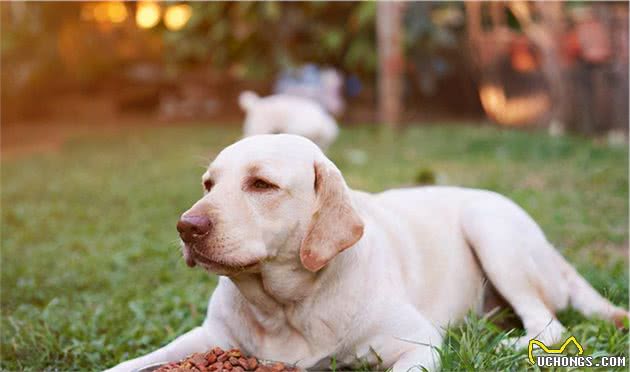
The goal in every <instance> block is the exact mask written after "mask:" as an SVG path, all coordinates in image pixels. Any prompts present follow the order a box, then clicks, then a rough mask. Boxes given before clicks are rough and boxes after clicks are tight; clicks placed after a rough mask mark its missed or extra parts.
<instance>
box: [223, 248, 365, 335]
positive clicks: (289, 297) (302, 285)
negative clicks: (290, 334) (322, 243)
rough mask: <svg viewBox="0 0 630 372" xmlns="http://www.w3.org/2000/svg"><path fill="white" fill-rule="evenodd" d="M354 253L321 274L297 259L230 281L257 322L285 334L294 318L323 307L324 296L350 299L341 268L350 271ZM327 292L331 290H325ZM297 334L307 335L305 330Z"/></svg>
mask: <svg viewBox="0 0 630 372" xmlns="http://www.w3.org/2000/svg"><path fill="white" fill-rule="evenodd" d="M352 249H354V247H353V248H350V249H348V250H347V251H346V252H344V253H343V254H341V255H339V256H338V257H336V258H335V259H333V260H332V261H331V262H330V263H329V264H328V266H326V267H324V268H323V269H321V270H320V271H319V272H317V273H313V272H310V271H308V270H306V269H305V268H304V267H303V266H302V265H301V263H300V261H299V259H297V260H295V265H293V264H288V263H286V262H284V263H275V264H274V263H270V262H267V263H265V265H264V266H263V268H262V270H261V272H260V273H247V274H241V275H238V276H234V277H231V278H230V280H231V281H232V282H233V283H234V284H235V285H236V287H237V288H238V290H239V292H240V293H241V295H242V296H243V297H244V299H245V300H246V302H247V303H248V305H249V306H248V308H249V310H250V311H251V315H252V316H253V318H255V319H256V322H257V323H258V324H259V325H260V326H262V327H263V328H264V329H265V332H266V333H268V334H272V333H276V332H283V331H285V330H286V329H287V327H293V326H292V324H293V321H292V317H294V316H300V315H299V313H300V312H302V311H307V310H309V309H310V308H311V307H312V306H313V305H314V304H318V303H323V301H320V296H327V297H330V296H331V295H335V294H339V295H343V296H347V294H344V291H343V290H342V287H344V286H345V285H346V284H348V283H346V282H345V281H344V279H343V277H340V273H341V276H343V273H344V272H345V271H344V270H341V268H342V267H344V266H346V267H347V265H348V262H349V261H354V259H353V256H354V254H353V253H354V252H353V251H352ZM341 256H344V257H341ZM346 270H347V269H346ZM335 273H336V274H335ZM355 284H356V283H355ZM326 288H328V290H324V289H326ZM335 288H336V289H338V290H334V289H335ZM331 289H333V290H332V292H330V290H331ZM350 296H351V295H350ZM294 330H295V331H297V332H299V333H303V330H298V329H294Z"/></svg>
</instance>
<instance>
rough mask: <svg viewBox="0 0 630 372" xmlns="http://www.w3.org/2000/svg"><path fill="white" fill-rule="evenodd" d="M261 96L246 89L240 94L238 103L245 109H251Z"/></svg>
mask: <svg viewBox="0 0 630 372" xmlns="http://www.w3.org/2000/svg"><path fill="white" fill-rule="evenodd" d="M259 99H260V97H258V95H257V94H256V93H254V92H252V91H249V90H246V91H244V92H243V93H241V94H240V95H239V96H238V104H239V106H241V108H242V109H243V110H244V111H248V110H249V109H251V108H252V107H253V106H254V105H255V104H256V102H258V100H259Z"/></svg>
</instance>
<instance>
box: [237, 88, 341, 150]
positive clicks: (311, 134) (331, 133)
mask: <svg viewBox="0 0 630 372" xmlns="http://www.w3.org/2000/svg"><path fill="white" fill-rule="evenodd" d="M239 105H240V106H241V108H242V109H243V110H244V111H245V114H246V117H245V124H244V127H243V132H244V136H245V137H250V136H254V135H257V134H279V133H288V134H297V135H300V136H302V137H306V138H308V139H310V140H311V141H313V142H315V143H316V144H317V145H318V146H319V147H320V148H321V149H322V150H326V149H327V148H328V146H330V145H331V144H332V143H333V142H334V141H335V139H336V138H337V134H338V133H339V128H338V127H337V123H336V122H335V119H334V118H333V117H332V116H331V115H330V114H328V113H327V112H326V111H325V110H324V109H323V108H322V107H321V106H320V105H319V104H318V103H317V102H315V101H313V100H311V99H308V98H303V97H297V96H292V95H286V94H276V95H272V96H268V97H259V96H258V95H257V94H256V93H254V92H251V91H245V92H243V93H241V95H240V96H239Z"/></svg>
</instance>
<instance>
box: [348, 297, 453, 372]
mask: <svg viewBox="0 0 630 372" xmlns="http://www.w3.org/2000/svg"><path fill="white" fill-rule="evenodd" d="M374 316H375V318H374V319H376V320H375V321H374V324H375V325H376V327H375V328H374V329H372V330H371V332H372V333H373V334H374V336H373V337H371V338H369V339H367V342H366V343H363V344H361V345H359V348H358V349H359V350H369V351H370V353H366V354H367V355H370V354H375V355H376V361H377V363H380V364H381V365H380V367H385V368H388V367H390V366H393V371H394V372H408V371H414V372H420V371H422V370H423V368H424V369H426V370H429V371H435V370H438V369H439V367H440V360H439V354H438V352H437V349H438V348H439V347H440V346H441V345H442V340H443V336H442V332H441V330H440V329H439V328H438V327H436V326H435V325H433V324H431V322H429V321H428V320H427V319H426V318H425V317H424V316H423V315H422V314H421V313H420V312H418V310H416V309H415V308H414V307H413V306H412V305H410V304H406V303H403V302H397V303H390V304H386V305H383V304H381V308H380V309H378V310H377V313H376V314H374ZM364 356H365V354H364ZM370 360H372V362H374V358H373V357H372V356H369V357H368V363H370Z"/></svg>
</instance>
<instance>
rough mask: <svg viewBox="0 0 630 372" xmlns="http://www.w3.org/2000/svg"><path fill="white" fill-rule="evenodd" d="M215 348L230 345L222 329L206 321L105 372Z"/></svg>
mask: <svg viewBox="0 0 630 372" xmlns="http://www.w3.org/2000/svg"><path fill="white" fill-rule="evenodd" d="M215 346H220V347H223V348H226V349H227V348H229V347H231V346H232V345H231V343H230V340H229V339H228V336H227V334H226V332H224V331H223V327H221V326H220V325H219V324H213V323H211V322H208V321H207V320H206V322H204V324H203V325H202V326H201V327H197V328H194V329H192V330H191V331H189V332H187V333H185V334H183V335H181V336H179V337H178V338H176V339H175V340H173V341H172V342H170V343H169V344H168V345H166V346H164V347H162V348H160V349H158V350H156V351H154V352H152V353H149V354H147V355H144V356H141V357H139V358H135V359H131V360H128V361H126V362H123V363H120V364H119V365H117V366H115V367H113V368H111V369H109V370H107V371H106V372H130V371H135V370H137V369H139V368H142V367H144V366H147V365H150V364H155V363H160V362H173V361H178V360H181V359H183V358H185V357H187V356H188V355H190V354H193V353H198V352H205V351H207V350H209V349H210V348H212V347H215Z"/></svg>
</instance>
